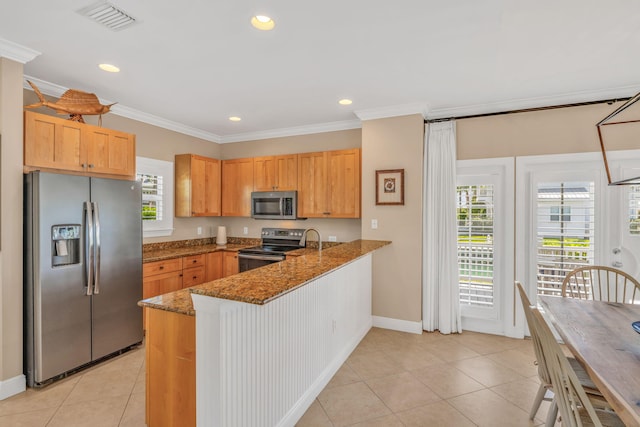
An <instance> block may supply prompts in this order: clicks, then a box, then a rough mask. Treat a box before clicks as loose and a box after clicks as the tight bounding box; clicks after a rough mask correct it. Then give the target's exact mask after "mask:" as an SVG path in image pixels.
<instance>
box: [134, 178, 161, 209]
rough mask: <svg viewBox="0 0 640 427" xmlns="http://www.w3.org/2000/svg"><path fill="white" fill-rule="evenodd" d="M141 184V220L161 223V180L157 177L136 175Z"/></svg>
mask: <svg viewBox="0 0 640 427" xmlns="http://www.w3.org/2000/svg"><path fill="white" fill-rule="evenodd" d="M138 179H140V180H141V182H142V219H143V220H144V221H161V220H162V218H163V200H162V198H163V193H164V186H163V179H162V176H159V175H150V174H138Z"/></svg>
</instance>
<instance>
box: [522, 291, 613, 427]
mask: <svg viewBox="0 0 640 427" xmlns="http://www.w3.org/2000/svg"><path fill="white" fill-rule="evenodd" d="M515 283H516V287H517V288H518V292H519V293H520V301H521V302H522V307H523V308H524V314H525V317H526V319H527V324H528V325H529V334H530V335H531V341H532V342H533V350H534V353H535V355H536V364H537V366H538V377H539V379H540V387H539V388H538V392H537V393H536V397H535V399H534V401H533V405H532V407H531V412H530V413H529V419H530V420H533V419H534V418H535V416H536V414H537V413H538V410H539V409H540V405H541V404H542V401H543V400H547V401H551V408H549V413H548V414H547V419H546V423H545V425H546V426H547V427H551V426H553V425H554V424H555V419H556V416H557V413H558V407H557V406H556V403H555V400H554V398H553V397H545V396H546V395H547V392H549V393H551V394H553V386H552V382H551V375H550V373H549V370H548V368H547V363H546V359H545V355H544V353H543V351H542V343H541V340H540V337H539V335H538V334H537V329H535V328H534V327H533V326H532V322H533V318H532V314H531V311H530V309H529V307H531V301H529V297H527V293H526V292H525V290H524V288H523V286H522V284H521V283H520V282H518V281H516V282H515ZM567 360H568V362H569V363H570V365H571V367H572V368H573V371H574V372H575V373H576V375H577V376H578V378H579V381H580V384H581V385H582V388H583V389H584V390H585V392H586V393H587V394H588V395H589V398H590V400H591V401H592V403H593V404H594V405H596V406H597V407H599V408H610V406H609V404H608V403H607V402H606V400H605V399H604V397H602V393H600V391H599V390H598V387H597V386H596V385H595V384H594V383H593V381H591V378H589V374H587V372H586V371H585V370H584V368H583V367H582V365H580V362H578V361H577V360H576V359H575V358H573V357H568V358H567Z"/></svg>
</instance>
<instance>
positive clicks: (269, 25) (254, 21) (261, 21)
mask: <svg viewBox="0 0 640 427" xmlns="http://www.w3.org/2000/svg"><path fill="white" fill-rule="evenodd" d="M251 25H253V26H254V27H255V28H257V29H258V30H262V31H269V30H273V27H275V26H276V23H275V22H274V21H273V19H271V18H269V17H268V16H265V15H256V16H254V17H253V18H251Z"/></svg>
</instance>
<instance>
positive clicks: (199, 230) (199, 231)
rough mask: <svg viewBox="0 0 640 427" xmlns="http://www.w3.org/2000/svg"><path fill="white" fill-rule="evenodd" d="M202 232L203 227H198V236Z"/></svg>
mask: <svg viewBox="0 0 640 427" xmlns="http://www.w3.org/2000/svg"><path fill="white" fill-rule="evenodd" d="M201 234H202V227H198V236H199V235H201Z"/></svg>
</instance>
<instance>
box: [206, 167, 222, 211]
mask: <svg viewBox="0 0 640 427" xmlns="http://www.w3.org/2000/svg"><path fill="white" fill-rule="evenodd" d="M204 180H205V184H204V188H205V202H204V208H205V214H206V215H207V216H220V214H221V209H220V185H221V172H220V160H218V159H210V158H208V159H207V160H206V162H205V173H204Z"/></svg>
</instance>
